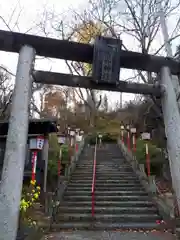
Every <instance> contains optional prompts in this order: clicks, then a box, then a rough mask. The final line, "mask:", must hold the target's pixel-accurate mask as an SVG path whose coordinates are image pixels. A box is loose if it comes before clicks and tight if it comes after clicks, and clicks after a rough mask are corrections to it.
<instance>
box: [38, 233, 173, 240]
mask: <svg viewBox="0 0 180 240" xmlns="http://www.w3.org/2000/svg"><path fill="white" fill-rule="evenodd" d="M42 240H176V238H175V236H174V235H172V234H170V233H161V232H156V231H155V232H149V233H144V232H101V231H97V232H93V231H72V232H60V233H52V234H50V235H47V236H45V237H44V238H43V239H42Z"/></svg>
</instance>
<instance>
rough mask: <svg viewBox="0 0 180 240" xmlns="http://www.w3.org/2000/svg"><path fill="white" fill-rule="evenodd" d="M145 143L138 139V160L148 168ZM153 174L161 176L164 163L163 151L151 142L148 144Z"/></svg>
mask: <svg viewBox="0 0 180 240" xmlns="http://www.w3.org/2000/svg"><path fill="white" fill-rule="evenodd" d="M145 143H146V142H145V141H144V140H141V139H138V140H137V142H136V158H137V160H138V162H139V163H140V164H145V167H146V145H145ZM148 147H149V155H150V167H151V174H155V175H159V174H160V172H161V168H162V163H163V161H164V159H163V155H162V152H161V149H159V148H157V147H156V146H155V145H154V144H152V143H151V142H148Z"/></svg>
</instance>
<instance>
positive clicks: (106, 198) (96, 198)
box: [64, 195, 149, 201]
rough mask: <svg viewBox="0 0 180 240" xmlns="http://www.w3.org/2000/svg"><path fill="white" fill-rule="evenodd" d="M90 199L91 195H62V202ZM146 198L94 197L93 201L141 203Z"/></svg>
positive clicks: (146, 199)
mask: <svg viewBox="0 0 180 240" xmlns="http://www.w3.org/2000/svg"><path fill="white" fill-rule="evenodd" d="M91 198H92V197H91V195H89V196H88V195H71V196H69V195H64V200H65V201H69V200H74V201H84V200H86V201H87V200H90V199H91ZM148 199H149V197H148V196H139V195H133V196H109V195H108V196H102V195H101V196H95V201H108V200H110V201H135V200H141V201H143V200H144V201H148Z"/></svg>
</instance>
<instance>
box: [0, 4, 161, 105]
mask: <svg viewBox="0 0 180 240" xmlns="http://www.w3.org/2000/svg"><path fill="white" fill-rule="evenodd" d="M87 1H88V0H64V1H62V0H28V1H25V0H19V1H16V0H6V1H4V0H0V16H2V17H3V19H4V20H5V21H6V23H8V26H9V27H10V28H11V30H13V31H19V32H23V33H24V32H26V31H29V30H30V32H28V33H31V34H37V35H42V33H41V32H40V31H39V29H38V28H37V27H36V24H37V23H39V21H40V19H41V18H42V13H43V10H44V9H45V8H46V9H49V10H51V9H52V10H53V9H54V10H55V11H56V13H57V12H58V13H59V14H61V13H63V14H64V13H66V11H68V9H69V8H70V7H73V8H81V7H83V5H84V4H86V3H87ZM12 13H13V14H12ZM3 19H0V29H5V30H8V27H7V26H6V24H5V23H4V21H3ZM17 19H18V21H17ZM17 22H18V24H16V23H17ZM159 41H162V39H159ZM17 57H18V55H17V54H12V53H6V52H0V65H4V66H6V67H7V68H8V70H10V71H11V72H13V73H14V74H15V72H16V66H17ZM35 67H36V69H42V70H50V69H51V71H55V72H64V73H65V72H67V68H66V65H65V64H64V62H63V60H55V59H53V60H51V61H50V60H37V61H36V66H35ZM125 75H128V72H127V71H126V72H125V73H123V76H125ZM108 95H109V102H110V103H115V102H116V101H117V100H119V98H120V94H118V93H117V94H114V93H113V94H112V93H111V94H108ZM133 98H134V96H133V95H132V94H125V93H124V94H123V100H124V101H127V100H129V99H133Z"/></svg>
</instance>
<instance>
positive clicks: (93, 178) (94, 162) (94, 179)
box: [91, 137, 97, 217]
mask: <svg viewBox="0 0 180 240" xmlns="http://www.w3.org/2000/svg"><path fill="white" fill-rule="evenodd" d="M96 151H97V137H96V144H95V149H94V159H93V177H92V190H91V194H92V217H94V205H95V196H94V189H95V181H96Z"/></svg>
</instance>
